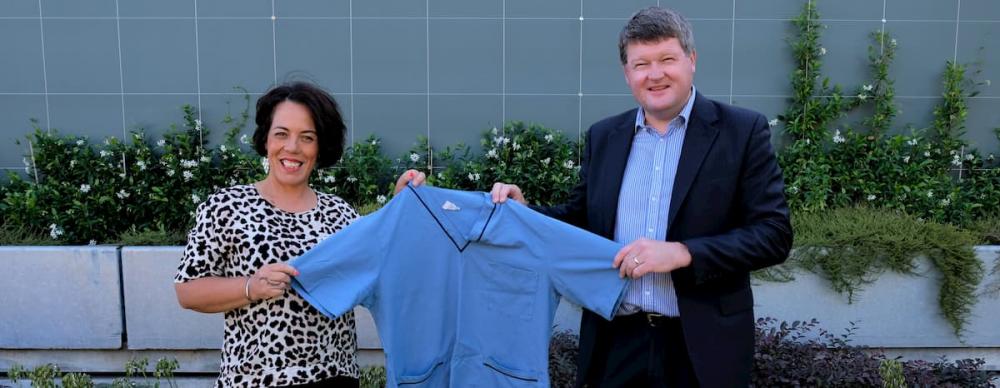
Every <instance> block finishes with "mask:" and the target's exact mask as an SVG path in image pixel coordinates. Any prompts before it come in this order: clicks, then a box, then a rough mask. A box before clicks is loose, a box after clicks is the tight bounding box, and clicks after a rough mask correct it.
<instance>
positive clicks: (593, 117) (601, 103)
mask: <svg viewBox="0 0 1000 388" xmlns="http://www.w3.org/2000/svg"><path fill="white" fill-rule="evenodd" d="M638 106H639V105H638V103H636V102H635V98H633V97H632V95H627V96H583V116H582V121H583V123H582V124H583V128H582V131H581V134H583V135H586V133H587V129H589V128H590V126H591V125H594V123H596V122H598V121H600V120H601V119H604V118H605V117H609V116H613V115H617V114H619V113H622V112H624V111H627V110H629V109H632V108H636V107H638Z"/></svg>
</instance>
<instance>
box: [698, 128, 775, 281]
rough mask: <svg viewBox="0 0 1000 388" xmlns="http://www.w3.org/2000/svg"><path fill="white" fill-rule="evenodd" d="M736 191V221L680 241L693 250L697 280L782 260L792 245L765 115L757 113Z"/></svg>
mask: <svg viewBox="0 0 1000 388" xmlns="http://www.w3.org/2000/svg"><path fill="white" fill-rule="evenodd" d="M752 128H753V129H752V132H751V133H750V137H749V140H748V141H747V145H746V147H747V150H746V152H745V153H744V158H745V159H744V160H743V163H742V164H743V166H744V168H743V169H742V171H741V173H740V177H739V187H738V188H737V190H736V195H737V196H738V198H737V201H736V206H737V207H736V209H734V210H736V214H737V216H738V217H739V219H737V220H736V221H737V222H736V224H738V225H741V226H739V227H737V228H734V229H731V230H729V231H728V232H725V233H723V234H719V235H714V236H706V237H696V238H691V239H687V240H684V241H682V242H683V243H684V244H685V245H687V247H688V250H689V251H690V253H691V259H692V260H691V269H692V271H693V274H694V280H695V283H699V284H700V283H704V282H705V281H709V280H711V279H713V278H716V277H720V276H724V275H727V274H733V273H747V272H750V271H753V270H756V269H760V268H764V267H767V266H770V265H775V264H780V263H782V262H784V261H785V259H786V258H787V257H788V253H789V250H790V249H791V246H792V226H791V221H790V219H789V210H788V204H787V203H786V201H785V194H784V183H783V181H782V176H781V168H780V167H779V166H778V161H777V158H776V157H775V154H774V149H773V148H772V147H771V132H770V130H769V129H768V124H767V119H766V118H764V117H763V116H762V115H759V114H758V115H756V118H755V119H754V121H753V125H752Z"/></svg>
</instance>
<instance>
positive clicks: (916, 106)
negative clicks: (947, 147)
mask: <svg viewBox="0 0 1000 388" xmlns="http://www.w3.org/2000/svg"><path fill="white" fill-rule="evenodd" d="M896 103H897V106H898V108H899V114H898V115H897V116H896V120H895V125H893V127H895V128H898V130H897V131H895V132H898V133H900V134H906V135H909V134H910V133H911V130H910V128H913V129H921V128H930V127H931V125H933V124H934V108H935V107H936V106H937V105H938V104H940V103H941V99H940V98H905V97H897V98H896ZM928 135H929V134H928Z"/></svg>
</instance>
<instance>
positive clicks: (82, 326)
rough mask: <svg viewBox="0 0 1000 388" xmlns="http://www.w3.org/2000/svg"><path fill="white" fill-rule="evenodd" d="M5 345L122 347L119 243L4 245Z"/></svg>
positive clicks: (1, 326) (1, 334)
mask: <svg viewBox="0 0 1000 388" xmlns="http://www.w3.org/2000/svg"><path fill="white" fill-rule="evenodd" d="M0 262H2V263H3V268H4V269H5V271H6V273H7V275H9V276H11V279H17V280H15V281H6V282H3V283H0V294H2V295H3V296H4V303H2V304H0V316H3V317H9V318H14V319H2V320H0V348H7V349H117V348H119V347H121V345H122V331H123V327H122V303H121V297H120V294H119V292H120V290H119V287H120V286H121V283H120V282H119V279H118V271H119V263H118V252H117V248H115V247H106V246H102V247H73V248H69V247H40V248H29V247H0Z"/></svg>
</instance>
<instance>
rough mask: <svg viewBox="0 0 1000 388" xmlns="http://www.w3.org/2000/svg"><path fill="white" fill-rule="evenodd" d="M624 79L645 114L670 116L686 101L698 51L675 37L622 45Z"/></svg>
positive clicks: (682, 106)
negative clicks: (685, 48)
mask: <svg viewBox="0 0 1000 388" xmlns="http://www.w3.org/2000/svg"><path fill="white" fill-rule="evenodd" d="M625 57H626V63H625V66H624V67H625V80H626V81H627V82H628V87H629V89H632V96H634V97H635V100H636V101H638V102H639V105H640V106H642V108H643V110H644V111H645V114H646V115H647V116H653V118H655V119H658V120H670V119H673V117H674V116H677V114H678V113H680V111H681V109H682V108H684V104H686V103H687V99H688V96H689V94H690V92H691V80H692V79H693V78H694V70H695V62H696V60H697V59H698V55H697V54H696V53H695V52H694V51H693V50H692V51H691V55H690V56H688V55H687V54H685V53H684V49H682V48H681V44H680V41H678V40H677V38H668V39H663V40H659V41H656V42H632V43H629V44H628V46H626V47H625Z"/></svg>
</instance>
